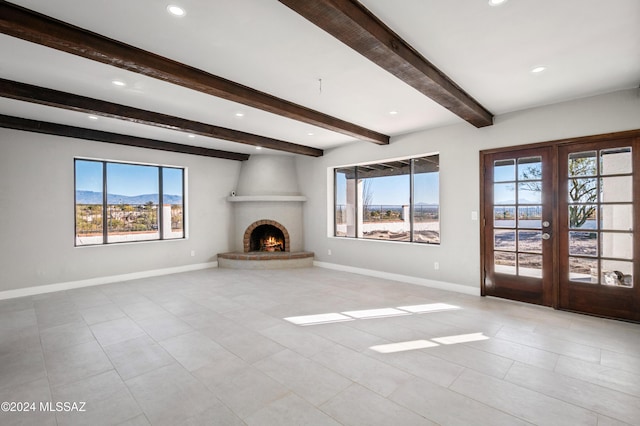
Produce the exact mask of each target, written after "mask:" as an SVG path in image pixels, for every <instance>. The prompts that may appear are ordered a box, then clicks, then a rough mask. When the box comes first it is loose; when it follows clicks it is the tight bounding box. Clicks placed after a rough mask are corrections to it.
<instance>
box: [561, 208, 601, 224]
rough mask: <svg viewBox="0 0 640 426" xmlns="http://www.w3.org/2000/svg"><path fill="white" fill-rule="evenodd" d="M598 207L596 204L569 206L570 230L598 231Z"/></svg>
mask: <svg viewBox="0 0 640 426" xmlns="http://www.w3.org/2000/svg"><path fill="white" fill-rule="evenodd" d="M597 212H598V206H597V205H595V204H579V205H570V206H569V216H568V217H569V228H572V229H596V228H597V226H598V221H597V219H596V215H597Z"/></svg>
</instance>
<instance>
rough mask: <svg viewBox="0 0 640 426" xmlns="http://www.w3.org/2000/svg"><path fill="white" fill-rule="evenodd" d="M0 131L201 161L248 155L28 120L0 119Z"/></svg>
mask: <svg viewBox="0 0 640 426" xmlns="http://www.w3.org/2000/svg"><path fill="white" fill-rule="evenodd" d="M0 127H4V128H7V129H14V130H23V131H26V132H34V133H42V134H45V135H55V136H66V137H69V138H75V139H84V140H90V141H97V142H106V143H113V144H117V145H127V146H134V147H137V148H147V149H156V150H160V151H170V152H177V153H180V154H191V155H201V156H204V157H213V158H224V159H225V160H236V161H246V160H248V159H249V154H240V153H237V152H228V151H220V150H218V149H209V148H202V147H199V146H191V145H182V144H179V143H172V142H164V141H157V140H154V139H145V138H138V137H134V136H128V135H120V134H118V133H110V132H102V131H99V130H92V129H84V128H82V127H73V126H65V125H63V124H56V123H48V122H45V121H37V120H29V119H26V118H18V117H11V116H9V115H0Z"/></svg>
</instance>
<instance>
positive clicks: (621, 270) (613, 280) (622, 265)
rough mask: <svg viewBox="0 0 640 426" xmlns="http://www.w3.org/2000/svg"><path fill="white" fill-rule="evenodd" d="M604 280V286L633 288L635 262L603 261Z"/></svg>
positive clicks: (602, 281)
mask: <svg viewBox="0 0 640 426" xmlns="http://www.w3.org/2000/svg"><path fill="white" fill-rule="evenodd" d="M601 268H602V280H601V283H602V284H604V285H612V286H619V287H633V262H623V261H619V260H604V259H603V260H602V261H601Z"/></svg>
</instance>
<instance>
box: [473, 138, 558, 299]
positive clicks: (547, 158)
mask: <svg viewBox="0 0 640 426" xmlns="http://www.w3.org/2000/svg"><path fill="white" fill-rule="evenodd" d="M484 160H485V164H484V172H485V185H484V199H485V204H484V212H483V213H484V215H483V216H484V217H483V222H484V238H485V239H484V253H485V265H484V273H485V279H484V290H485V294H486V295H490V296H497V297H504V298H507V299H513V300H519V301H522V302H528V303H536V304H540V305H549V306H550V305H551V304H552V301H553V293H552V290H553V286H552V285H549V284H550V283H552V281H553V269H554V267H553V264H554V257H553V252H554V247H553V245H554V244H553V242H554V239H553V235H554V234H555V221H554V217H553V216H554V215H553V204H552V201H553V200H552V194H553V168H552V167H550V164H552V163H553V156H552V150H551V148H549V147H546V148H534V149H525V150H515V151H506V152H500V153H496V154H492V155H487V156H485V158H484Z"/></svg>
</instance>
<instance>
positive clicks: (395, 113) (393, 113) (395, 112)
mask: <svg viewBox="0 0 640 426" xmlns="http://www.w3.org/2000/svg"><path fill="white" fill-rule="evenodd" d="M397 114H398V111H389V115H397Z"/></svg>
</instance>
